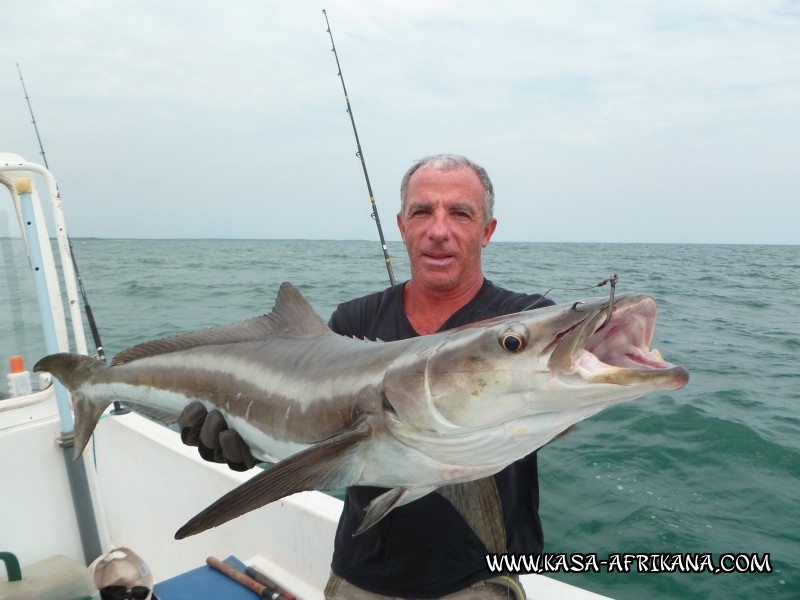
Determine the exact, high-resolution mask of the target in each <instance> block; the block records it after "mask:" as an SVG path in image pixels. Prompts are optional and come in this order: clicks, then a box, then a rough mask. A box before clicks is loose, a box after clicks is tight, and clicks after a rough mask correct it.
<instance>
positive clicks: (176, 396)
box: [34, 283, 688, 537]
mask: <svg viewBox="0 0 800 600" xmlns="http://www.w3.org/2000/svg"><path fill="white" fill-rule="evenodd" d="M608 312H609V302H608V300H605V299H595V300H587V301H585V302H577V303H574V304H571V305H560V306H551V307H546V308H541V309H537V310H530V311H524V312H520V313H516V314H512V315H508V316H503V317H496V318H492V319H488V320H485V321H481V322H478V323H475V324H472V325H468V326H464V327H459V328H456V329H452V330H449V331H445V332H441V333H437V334H434V335H428V336H421V337H416V338H411V339H406V340H400V341H394V342H380V341H368V340H359V339H354V338H348V337H344V336H340V335H337V334H335V333H333V332H332V331H331V330H330V329H329V328H328V327H327V326H326V325H325V323H324V322H323V321H322V320H321V319H320V318H319V316H318V315H316V313H315V312H314V311H313V309H312V308H311V306H310V305H309V304H308V303H307V302H306V300H305V299H304V298H303V297H302V295H301V294H300V293H299V292H298V291H297V290H296V289H295V288H294V287H293V286H291V285H290V284H287V283H285V284H283V285H282V286H281V290H280V292H279V294H278V298H277V301H276V305H275V308H274V309H273V311H272V312H271V313H270V314H268V315H264V316H262V317H258V318H255V319H251V320H250V321H245V322H243V323H237V324H234V325H229V326H224V327H219V328H215V329H210V330H205V331H201V332H197V333H192V334H188V335H185V336H178V337H174V338H167V339H164V340H157V341H154V342H147V343H145V344H141V345H139V346H134V347H133V348H130V349H128V350H125V351H123V352H121V353H120V354H118V355H117V356H116V357H115V358H114V361H113V362H112V365H111V366H108V365H106V364H105V363H103V362H102V361H97V360H94V359H92V358H89V357H86V356H82V355H75V354H55V355H51V356H47V357H45V358H43V359H42V360H41V361H39V363H37V365H36V366H35V367H34V369H35V370H36V371H48V372H50V373H51V374H53V375H54V376H55V377H56V378H58V379H59V380H60V381H61V382H62V383H63V384H64V385H65V386H66V387H67V388H68V389H69V390H70V392H71V393H72V398H73V402H74V405H75V420H76V423H75V452H76V456H77V455H79V454H80V453H81V452H82V451H83V449H84V447H85V446H86V444H87V442H88V440H89V438H90V436H91V433H92V431H93V430H94V428H95V426H96V424H97V421H98V420H99V418H100V416H101V415H102V414H103V412H104V411H105V410H106V408H107V407H108V405H109V404H110V403H111V402H113V401H115V400H118V401H121V402H123V403H125V404H127V405H129V406H131V407H132V408H134V409H138V410H140V411H141V412H143V413H145V414H148V415H150V416H158V417H159V418H160V420H162V421H163V422H165V423H170V422H175V421H176V419H177V415H178V414H179V413H180V411H181V410H182V409H183V408H184V407H185V406H186V405H187V404H188V403H189V402H192V401H200V402H202V403H203V404H204V405H205V406H206V407H207V408H208V409H209V410H210V409H218V410H220V411H221V412H222V414H223V416H224V417H225V419H226V421H227V423H228V424H229V426H230V427H232V428H233V429H235V430H236V431H237V432H238V433H239V434H240V435H241V436H242V438H243V439H244V440H245V441H246V442H247V444H248V445H249V446H250V448H251V451H252V453H253V455H254V456H256V457H257V458H260V459H262V460H265V461H270V462H277V464H276V465H275V466H274V467H272V468H271V469H268V470H266V471H264V472H262V473H261V474H259V475H257V476H256V477H254V478H253V479H251V480H249V481H248V482H245V483H244V484H242V485H241V486H240V487H239V488H236V489H235V490H233V491H232V492H230V493H229V494H227V495H226V496H223V497H222V498H221V499H220V500H218V501H217V502H215V503H214V504H212V505H211V506H210V507H208V508H207V509H206V510H204V511H203V512H201V513H200V514H198V515H197V516H196V517H195V518H194V519H192V520H191V521H190V522H189V523H187V525H186V526H184V527H183V528H182V529H181V530H180V531H179V532H178V534H177V535H176V537H185V536H187V535H192V534H194V533H198V532H200V531H203V530H205V529H208V528H210V527H214V526H216V525H220V524H221V523H224V522H226V521H227V520H229V519H231V518H234V517H236V516H239V515H241V514H244V513H245V512H248V511H250V510H253V509H254V508H258V507H260V506H263V505H265V504H267V503H269V502H272V501H274V500H277V499H279V498H281V497H284V496H286V495H289V494H292V493H295V492H298V491H304V490H312V489H315V490H330V489H339V488H343V487H346V486H351V485H372V486H379V487H385V488H389V490H388V491H387V492H386V493H385V494H383V495H382V496H380V497H378V498H377V499H376V500H375V501H374V502H373V504H372V505H371V506H370V509H369V510H368V512H367V515H366V517H365V521H364V524H362V530H363V529H365V528H366V527H369V526H371V525H373V524H374V523H375V522H377V521H378V520H380V518H382V517H383V516H384V515H385V514H387V513H388V512H389V511H390V510H391V509H392V508H394V507H395V506H400V505H402V504H405V503H407V502H410V501H412V500H414V499H416V498H419V497H421V496H423V495H425V494H427V493H430V492H431V491H434V490H437V489H442V486H445V487H446V486H452V485H453V484H463V483H467V482H473V481H476V480H480V479H482V478H486V477H487V476H489V475H493V474H494V473H497V472H498V471H500V470H501V469H503V468H504V467H506V466H507V465H509V464H511V463H512V462H514V461H516V460H518V459H520V458H522V457H524V456H526V455H528V454H530V453H531V452H533V451H534V450H536V449H537V448H539V447H541V446H543V445H544V444H546V443H547V442H549V441H550V440H552V439H553V438H554V437H556V436H557V435H558V434H559V433H561V432H563V431H564V430H565V429H566V428H568V427H569V426H570V425H572V424H574V423H576V422H578V421H580V420H582V419H584V418H586V417H588V416H591V415H592V414H594V413H596V412H598V411H600V410H603V409H604V408H607V407H609V406H613V405H615V404H619V403H620V402H624V401H627V400H632V399H634V398H638V397H640V396H642V395H644V394H647V393H650V392H654V391H659V390H669V389H677V388H680V387H682V386H683V385H685V384H686V382H687V381H688V373H687V372H686V370H685V369H684V368H683V367H680V366H676V365H672V364H670V363H668V362H666V361H664V359H663V358H662V357H661V356H660V354H659V353H658V352H657V351H655V350H650V343H651V339H652V334H653V329H654V324H655V317H656V305H655V302H654V300H653V299H652V298H651V297H650V296H647V295H643V294H623V295H619V296H618V297H617V299H616V301H615V302H614V306H613V313H612V316H611V318H610V319H609V318H608Z"/></svg>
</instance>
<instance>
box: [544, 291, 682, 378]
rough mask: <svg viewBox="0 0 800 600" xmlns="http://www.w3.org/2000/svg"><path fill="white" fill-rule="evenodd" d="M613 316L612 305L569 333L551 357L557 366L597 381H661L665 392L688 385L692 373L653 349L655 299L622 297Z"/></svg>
mask: <svg viewBox="0 0 800 600" xmlns="http://www.w3.org/2000/svg"><path fill="white" fill-rule="evenodd" d="M607 315H608V307H607V306H606V307H605V308H602V309H601V310H599V311H597V312H596V313H595V314H593V315H590V316H587V318H586V319H584V320H583V321H581V322H580V323H579V324H577V325H575V326H574V327H573V328H572V329H571V330H570V331H568V332H565V334H566V335H564V336H563V339H562V340H561V342H560V344H559V348H557V349H556V351H554V352H553V356H552V357H551V361H550V366H551V368H552V367H556V368H558V369H559V370H560V371H562V372H563V373H565V374H567V375H573V374H574V375H577V376H579V377H580V378H581V379H583V380H584V381H587V382H591V383H610V384H615V385H634V384H647V383H658V386H659V387H661V388H665V389H678V388H681V387H683V386H684V385H686V383H687V382H688V381H689V373H688V372H687V371H686V369H684V368H683V367H680V366H677V365H674V364H672V363H669V362H667V361H666V360H664V357H662V356H661V353H660V352H659V351H658V350H656V349H651V348H650V343H651V341H652V339H653V331H654V329H655V323H656V303H655V301H654V300H653V299H652V298H651V297H650V296H646V295H640V294H636V295H630V296H624V297H621V298H619V300H618V301H617V302H615V303H614V309H613V312H612V315H611V318H610V319H608V318H607Z"/></svg>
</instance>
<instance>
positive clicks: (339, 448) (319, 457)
mask: <svg viewBox="0 0 800 600" xmlns="http://www.w3.org/2000/svg"><path fill="white" fill-rule="evenodd" d="M371 433H372V428H371V427H370V425H369V424H368V423H367V422H366V421H362V422H361V423H360V424H359V425H358V427H356V428H354V429H351V430H350V431H347V432H345V433H342V434H341V435H337V436H336V437H333V438H331V439H329V440H325V441H324V442H320V443H318V444H314V445H313V446H311V447H310V448H306V449H305V450H303V451H301V452H298V453H297V454H293V455H292V456H290V457H289V458H286V459H284V460H282V461H280V462H279V463H277V464H276V465H274V466H273V467H271V468H269V469H267V470H265V471H264V472H262V473H260V474H258V475H256V476H255V477H253V478H252V479H250V480H248V481H246V482H244V483H243V484H241V485H240V486H238V487H237V488H235V489H233V490H231V491H230V492H228V493H227V494H225V495H224V496H222V497H221V498H219V499H218V500H217V501H215V502H214V503H212V504H211V505H209V506H208V507H207V508H205V509H204V510H202V511H201V512H199V513H198V514H197V515H195V516H194V517H192V518H191V519H190V520H189V521H188V522H187V523H186V524H185V525H184V526H183V527H181V528H180V529H179V530H178V531H177V533H176V534H175V539H177V540H180V539H183V538H185V537H188V536H190V535H195V534H197V533H200V532H202V531H205V530H206V529H211V528H212V527H217V526H218V525H222V524H223V523H227V522H228V521H230V520H231V519H235V518H236V517H239V516H241V515H243V514H245V513H248V512H250V511H251V510H255V509H257V508H261V507H262V506H266V505H267V504H269V503H270V502H274V501H275V500H280V499H281V498H284V497H286V496H289V495H291V494H295V493H297V492H304V491H308V490H334V489H339V488H343V487H346V486H348V485H353V484H354V483H356V482H357V481H358V478H359V477H360V475H361V471H362V469H363V466H361V465H359V464H356V463H355V462H351V461H350V454H351V452H350V451H351V450H353V449H354V448H355V447H356V446H357V445H358V444H359V443H360V442H362V441H364V440H365V439H367V438H368V437H369V436H370V435H371Z"/></svg>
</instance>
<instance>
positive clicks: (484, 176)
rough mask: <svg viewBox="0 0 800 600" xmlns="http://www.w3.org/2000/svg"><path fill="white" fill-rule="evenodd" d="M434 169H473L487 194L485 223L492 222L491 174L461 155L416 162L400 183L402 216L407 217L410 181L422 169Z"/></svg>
mask: <svg viewBox="0 0 800 600" xmlns="http://www.w3.org/2000/svg"><path fill="white" fill-rule="evenodd" d="M423 167H425V168H428V169H433V170H435V171H455V170H457V169H462V168H464V167H466V168H469V169H472V170H473V171H474V172H475V174H476V175H477V176H478V179H480V180H481V185H483V189H484V191H485V192H486V195H485V197H484V202H483V215H484V222H485V223H488V222H489V221H491V220H492V215H493V214H494V186H492V181H491V179H489V174H488V173H487V172H486V169H484V168H483V167H482V166H480V165H478V164H475V163H474V162H472V161H471V160H470V159H468V158H467V157H466V156H461V155H460V154H434V155H432V156H426V157H425V158H420V159H419V160H417V161H415V162H414V164H413V165H411V168H410V169H409V170H408V171H406V174H405V175H404V176H403V180H402V182H401V183H400V215H401V216H403V215H405V210H406V193H407V192H408V181H409V180H410V179H411V176H412V175H413V174H414V173H416V172H417V170H419V169H421V168H423Z"/></svg>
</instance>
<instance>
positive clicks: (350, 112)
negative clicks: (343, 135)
mask: <svg viewBox="0 0 800 600" xmlns="http://www.w3.org/2000/svg"><path fill="white" fill-rule="evenodd" d="M322 14H323V15H325V24H326V25H327V26H328V29H327V31H328V35H329V36H331V52H333V56H334V58H335V59H336V68H337V69H338V70H339V72H338V73H337V74H338V75H339V79H341V80H342V91H344V101H345V102H346V103H347V114H348V115H350V124H351V125H352V126H353V135H354V136H355V138H356V147H357V148H358V151H357V152H356V156H357V157H358V158H359V159H361V168H362V169H363V171H364V179H365V180H366V182H367V192H369V201H370V203H371V204H372V218H373V219H374V220H375V225H376V226H377V227H378V236H379V237H380V239H381V247H382V248H383V258H384V260H385V261H386V270H387V271H388V273H389V282H390V283H391V284H392V285H395V279H394V272H393V271H392V260H391V258H389V249H388V248H387V247H386V240H385V239H384V238H383V228H381V219H380V217H379V216H378V205H377V204H375V195H374V194H373V193H372V185H370V182H369V174H368V173H367V163H366V162H365V161H364V152H363V151H362V150H361V142H360V141H359V139H358V131H356V121H355V119H354V118H353V109H352V107H351V106H350V97H349V96H348V95H347V87H346V86H345V84H344V75H342V66H341V65H340V64H339V55H338V54H337V52H336V44H334V43H333V33H331V24H330V23H329V22H328V13H326V12H325V10H323V11H322Z"/></svg>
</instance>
